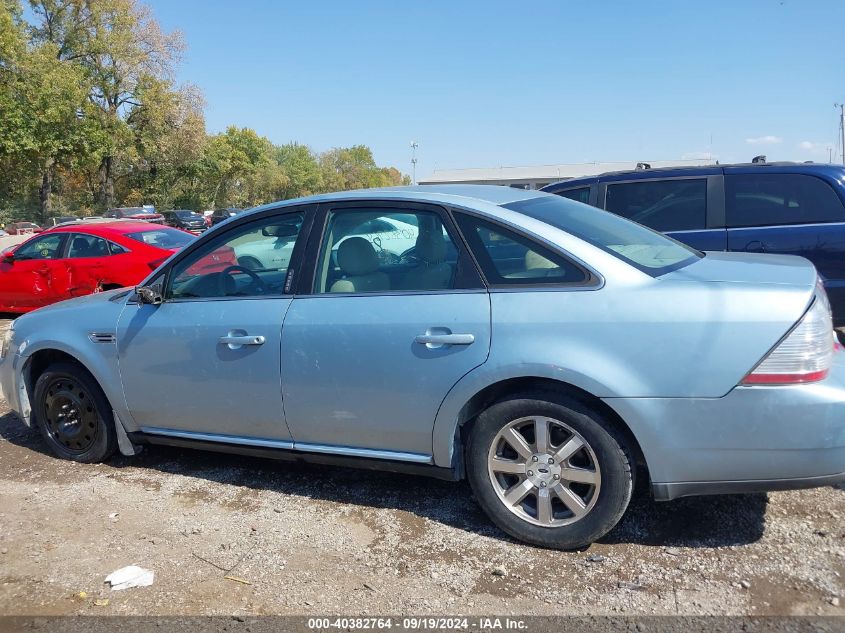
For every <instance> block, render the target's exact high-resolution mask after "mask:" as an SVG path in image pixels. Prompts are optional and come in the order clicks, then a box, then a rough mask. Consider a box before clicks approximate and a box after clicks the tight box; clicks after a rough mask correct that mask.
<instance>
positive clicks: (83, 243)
mask: <svg viewBox="0 0 845 633" xmlns="http://www.w3.org/2000/svg"><path fill="white" fill-rule="evenodd" d="M90 250H91V247H90V245H89V244H88V240H86V239H85V238H84V237H75V238H73V243H72V244H71V249H70V252H71V253H73V256H74V257H90Z"/></svg>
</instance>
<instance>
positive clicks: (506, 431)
mask: <svg viewBox="0 0 845 633" xmlns="http://www.w3.org/2000/svg"><path fill="white" fill-rule="evenodd" d="M624 446H625V443H624V440H623V439H622V437H621V435H620V434H619V433H618V431H616V429H615V428H614V427H613V426H612V425H611V424H609V423H608V422H607V421H606V420H604V419H603V418H602V417H601V416H600V415H598V414H597V413H596V412H595V411H593V410H591V409H589V408H588V407H587V406H586V405H584V404H583V403H581V402H579V401H578V400H575V399H574V398H571V397H569V396H566V395H563V394H557V393H532V394H520V395H515V396H511V397H508V398H506V399H504V400H501V401H499V402H496V403H495V404H493V405H492V406H490V407H489V408H488V409H486V410H485V411H484V412H482V413H481V414H480V415H479V416H478V419H477V420H476V421H475V424H474V426H473V428H472V430H471V432H470V436H469V441H468V444H467V453H466V457H467V460H466V463H467V477H468V479H469V482H470V485H471V486H472V489H473V492H474V493H475V496H476V498H477V499H478V502H479V504H480V505H481V507H482V509H483V510H484V511H485V512H486V513H487V515H488V516H489V517H490V518H491V519H492V521H493V522H494V523H495V524H496V525H497V526H499V527H500V528H501V529H502V530H504V531H505V532H507V533H508V534H510V535H511V536H513V537H514V538H517V539H519V540H521V541H525V542H527V543H531V544H533V545H539V546H541V547H549V548H554V549H563V550H572V549H580V548H583V547H586V546H587V545H589V544H590V543H592V542H594V541H596V540H597V539H599V538H601V537H602V536H604V535H605V534H607V532H609V531H610V530H611V529H612V528H613V527H614V526H615V525H616V524H617V523H618V522H619V519H620V518H622V515H623V514H624V513H625V510H626V509H627V507H628V503H629V501H630V499H631V492H632V488H633V477H632V474H631V473H632V466H633V463H632V460H631V458H630V457H629V455H628V454H627V452H626V451H625V448H624Z"/></svg>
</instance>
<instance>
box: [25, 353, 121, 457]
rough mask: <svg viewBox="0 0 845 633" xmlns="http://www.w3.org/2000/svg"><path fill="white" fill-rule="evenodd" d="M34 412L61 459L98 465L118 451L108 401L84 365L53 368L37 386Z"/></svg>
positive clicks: (70, 364)
mask: <svg viewBox="0 0 845 633" xmlns="http://www.w3.org/2000/svg"><path fill="white" fill-rule="evenodd" d="M32 410H33V415H34V418H35V422H36V425H37V426H38V428H39V430H40V431H41V434H42V435H43V436H44V439H45V440H46V441H47V444H48V445H49V446H50V448H51V449H52V450H53V452H54V453H56V454H57V455H58V456H59V457H63V458H65V459H71V460H74V461H79V462H87V463H90V462H99V461H103V460H104V459H107V458H108V457H109V456H111V455H112V454H113V453H114V451H115V449H116V448H117V437H116V434H115V430H114V416H113V415H112V412H111V407H110V406H109V404H108V400H106V396H105V394H104V393H103V390H102V389H101V388H100V386H99V385H98V384H97V382H96V380H94V378H93V377H92V376H91V374H89V373H88V371H86V370H85V368H83V367H82V366H81V365H76V364H72V363H56V364H54V365H50V366H49V367H48V368H47V369H46V370H45V371H44V373H42V374H41V375H40V376H39V377H38V380H37V381H36V383H35V389H34V393H33V409H32Z"/></svg>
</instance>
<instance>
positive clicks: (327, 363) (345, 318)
mask: <svg viewBox="0 0 845 633" xmlns="http://www.w3.org/2000/svg"><path fill="white" fill-rule="evenodd" d="M373 221H384V222H387V223H393V222H396V223H397V225H398V223H400V222H401V223H402V224H405V225H407V224H411V225H413V226H415V227H416V230H417V234H418V237H417V239H416V241H415V245H414V246H412V247H411V248H410V249H409V248H407V244H405V241H404V239H397V240H388V239H386V237H385V236H384V235H379V236H378V240H376V239H375V238H372V237H371V238H369V239H368V236H367V234H366V232H365V227H366V226H367V225H371V224H372V222H373ZM315 226H321V227H325V229H324V231H323V235H320V231H317V230H316V229H315V231H314V232H313V234H312V238H311V243H310V244H309V256H308V259H307V265H308V266H309V268H308V269H307V270H306V272H305V273H304V274H303V278H302V284H303V286H302V287H301V288H300V294H298V295H297V296H296V297H295V298H294V300H293V303H292V304H291V307H290V309H289V310H288V313H287V316H286V317H285V322H284V327H283V329H282V391H283V394H284V402H285V415H286V418H287V421H288V425H289V426H290V429H291V433H292V434H293V437H294V442H295V446H296V448H297V449H298V450H303V451H315V452H326V453H333V454H342V455H352V456H364V457H377V458H384V459H392V460H401V461H411V462H422V463H425V462H429V461H431V453H432V431H433V425H434V419H435V417H436V414H437V409H438V407H439V406H440V404H441V402H442V401H443V399H444V398H445V396H446V394H447V393H448V392H449V390H450V389H451V388H452V387H453V386H454V385H455V383H457V382H458V380H460V378H461V377H462V376H464V375H465V374H466V373H468V372H469V371H471V370H472V369H473V368H475V367H477V366H479V365H480V364H482V363H483V362H484V361H485V360H486V359H487V355H488V352H489V345H490V302H489V295H488V293H487V291H486V290H485V288H484V287H483V285H482V282H481V279H480V277H479V275H478V272H477V270H476V269H475V267H474V265H473V264H472V263H471V260H470V259H469V257H468V254H467V253H466V251H465V247H464V246H463V243H462V242H461V241H460V240H458V239H457V238H456V237H455V235H456V232H455V229H454V227H453V226H452V225H451V220H450V219H449V218H448V216H447V214H446V213H445V211H444V209H442V208H441V207H439V206H436V205H427V204H425V205H424V204H415V203H404V202H385V201H357V202H354V203H335V204H330V205H321V207H320V214H319V216H318V222H317V224H315ZM399 244H401V245H402V246H399V247H398V250H396V251H394V250H392V249H393V248H394V246H396V245H399ZM350 254H351V255H350Z"/></svg>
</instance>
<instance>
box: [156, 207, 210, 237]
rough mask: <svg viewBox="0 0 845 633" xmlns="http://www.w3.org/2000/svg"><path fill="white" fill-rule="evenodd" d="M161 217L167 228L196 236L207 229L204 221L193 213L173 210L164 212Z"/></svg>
mask: <svg viewBox="0 0 845 633" xmlns="http://www.w3.org/2000/svg"><path fill="white" fill-rule="evenodd" d="M161 215H162V217H164V223H165V224H166V225H167V226H172V227H174V228H177V229H182V230H184V231H190V232H191V233H194V234H196V235H199V234H200V233H202V232H203V231H205V230H206V229H207V228H208V226H207V225H206V223H205V219H204V218H203V217H202V216H201V215H200V214H199V213H196V212H195V211H189V210H183V209H175V210H173V211H164V212H163V213H162V214H161Z"/></svg>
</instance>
